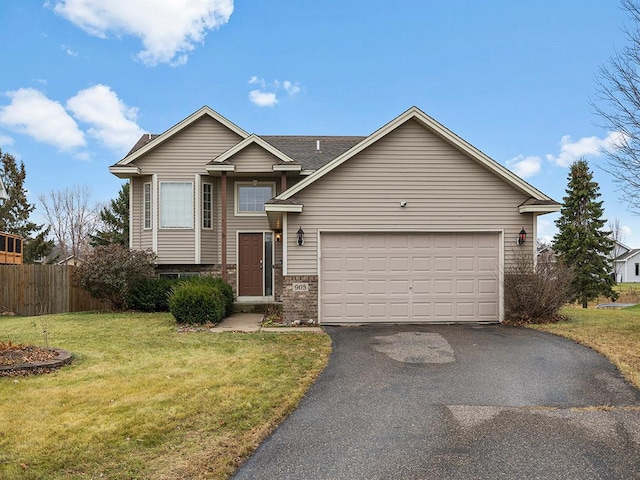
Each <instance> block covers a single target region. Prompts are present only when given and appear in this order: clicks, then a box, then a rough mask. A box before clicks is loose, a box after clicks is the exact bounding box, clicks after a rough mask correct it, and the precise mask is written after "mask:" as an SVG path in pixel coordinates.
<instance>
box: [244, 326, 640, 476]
mask: <svg viewBox="0 0 640 480" xmlns="http://www.w3.org/2000/svg"><path fill="white" fill-rule="evenodd" d="M326 331H327V332H328V333H329V335H331V338H332V340H333V348H334V350H333V353H332V356H331V359H330V362H329V365H328V367H327V368H326V370H325V371H324V372H323V373H322V374H321V376H320V378H319V379H318V381H317V382H316V383H315V384H314V385H313V386H312V387H311V389H310V390H309V392H308V393H307V395H306V397H305V398H304V399H303V401H302V402H301V403H300V406H299V408H298V409H297V410H296V411H295V412H294V413H293V414H292V415H291V416H290V417H289V418H288V419H287V420H286V421H285V422H284V423H283V424H282V425H281V426H280V427H279V428H278V429H277V430H276V431H275V432H274V433H273V434H272V435H271V437H270V438H269V439H267V441H265V442H264V443H263V444H262V445H261V446H260V448H259V449H258V450H257V451H256V453H255V454H254V455H253V456H252V457H251V458H250V459H249V460H248V461H247V462H246V463H245V465H244V466H243V467H242V468H241V469H240V470H239V471H238V472H237V474H236V476H235V477H234V478H237V479H257V478H260V479H285V478H286V479H472V478H486V479H489V478H490V479H497V478H505V479H530V478H536V479H547V478H548V479H573V478H576V479H577V478H579V479H638V478H640V393H639V392H638V390H636V389H635V388H633V387H632V386H630V385H629V384H628V383H626V382H625V381H624V379H623V378H622V377H621V376H620V374H619V373H618V372H617V370H616V369H615V367H613V365H611V363H609V362H608V361H607V360H606V359H605V358H604V357H602V356H600V355H598V354H597V353H595V352H593V351H592V350H590V349H587V348H585V347H582V346H579V345H577V344H575V343H573V342H571V341H569V340H565V339H562V338H559V337H555V336H553V335H550V334H546V333H542V332H536V331H533V330H527V329H520V328H513V327H504V326H489V325H487V326H482V325H453V326H452V325H436V326H417V325H406V326H366V327H328V328H326Z"/></svg>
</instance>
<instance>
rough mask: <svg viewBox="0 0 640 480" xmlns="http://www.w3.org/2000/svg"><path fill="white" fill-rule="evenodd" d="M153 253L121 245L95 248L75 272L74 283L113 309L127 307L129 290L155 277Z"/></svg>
mask: <svg viewBox="0 0 640 480" xmlns="http://www.w3.org/2000/svg"><path fill="white" fill-rule="evenodd" d="M155 258H156V256H155V254H154V253H151V252H146V251H141V250H129V249H128V248H126V247H124V246H122V245H116V244H113V245H104V246H97V247H95V248H94V249H93V250H92V251H91V252H90V253H89V254H88V255H87V256H86V258H85V260H84V261H83V263H81V264H80V266H79V267H78V268H77V269H76V273H75V283H76V285H78V286H79V287H81V288H83V289H85V290H86V291H87V292H89V294H90V295H91V296H92V297H94V298H97V299H98V300H105V301H108V302H109V303H111V306H112V307H113V308H114V309H116V310H122V309H124V308H125V307H126V299H127V296H128V295H129V292H130V290H131V289H132V288H133V286H134V285H136V284H137V283H138V282H140V281H142V280H144V279H147V278H152V277H153V276H154V274H155V270H154V261H155Z"/></svg>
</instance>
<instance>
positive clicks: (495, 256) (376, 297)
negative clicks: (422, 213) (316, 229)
mask: <svg viewBox="0 0 640 480" xmlns="http://www.w3.org/2000/svg"><path fill="white" fill-rule="evenodd" d="M321 245H322V253H321V277H320V303H321V307H320V308H321V310H320V314H321V318H322V320H321V321H322V322H323V323H369V322H461V321H462V322H464V321H471V322H477V321H488V322H496V321H499V288H498V285H499V278H498V272H499V268H498V264H499V235H498V234H497V233H428V234H427V233H410V234H384V233H366V234H362V233H341V234H337V233H323V234H322V236H321Z"/></svg>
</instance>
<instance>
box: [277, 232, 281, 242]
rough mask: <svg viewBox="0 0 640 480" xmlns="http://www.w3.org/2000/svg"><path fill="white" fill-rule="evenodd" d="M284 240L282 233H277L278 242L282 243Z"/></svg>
mask: <svg viewBox="0 0 640 480" xmlns="http://www.w3.org/2000/svg"><path fill="white" fill-rule="evenodd" d="M281 239H282V235H281V234H280V233H276V242H280V240H281Z"/></svg>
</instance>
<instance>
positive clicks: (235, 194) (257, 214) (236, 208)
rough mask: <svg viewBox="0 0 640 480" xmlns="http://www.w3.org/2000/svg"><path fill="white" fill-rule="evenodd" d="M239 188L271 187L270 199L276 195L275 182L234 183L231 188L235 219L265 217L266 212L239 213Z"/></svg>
mask: <svg viewBox="0 0 640 480" xmlns="http://www.w3.org/2000/svg"><path fill="white" fill-rule="evenodd" d="M240 187H271V197H272V198H273V197H274V196H275V195H276V182H256V181H253V182H235V183H234V186H233V211H234V215H235V216H236V217H266V216H267V212H265V211H262V212H241V211H240V209H239V205H238V203H239V198H240V196H239V194H238V190H239V188H240Z"/></svg>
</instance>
